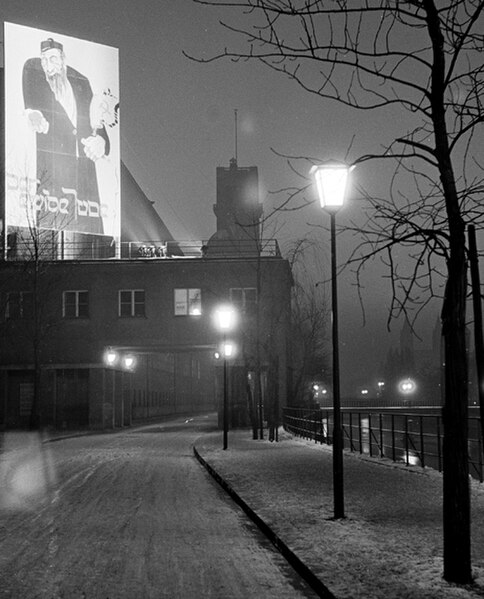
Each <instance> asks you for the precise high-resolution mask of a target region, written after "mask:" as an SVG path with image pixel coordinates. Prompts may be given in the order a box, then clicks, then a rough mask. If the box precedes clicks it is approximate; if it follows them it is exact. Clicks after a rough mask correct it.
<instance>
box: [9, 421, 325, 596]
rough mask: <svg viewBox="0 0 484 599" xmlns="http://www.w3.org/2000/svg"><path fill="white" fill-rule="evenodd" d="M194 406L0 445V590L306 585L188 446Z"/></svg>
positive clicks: (225, 591) (205, 424) (206, 426)
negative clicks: (79, 433)
mask: <svg viewBox="0 0 484 599" xmlns="http://www.w3.org/2000/svg"><path fill="white" fill-rule="evenodd" d="M214 422H215V420H214V418H213V417H208V416H199V417H195V418H193V419H188V420H184V419H181V418H180V419H177V420H172V421H169V422H164V423H161V424H152V425H149V426H145V427H142V428H137V429H128V430H126V431H123V432H119V433H115V434H112V433H111V434H97V435H89V436H83V437H76V438H70V439H65V440H61V441H56V442H54V443H41V442H40V439H39V437H38V436H34V435H32V434H30V435H29V434H26V433H23V434H20V433H6V434H5V435H4V439H3V451H2V453H1V454H0V598H1V599H3V598H7V597H8V598H12V599H13V598H18V599H33V598H48V599H60V598H62V599H77V598H86V599H97V598H100V599H101V598H102V599H108V598H109V599H138V598H139V599H148V598H164V597H166V598H170V599H175V598H178V597H183V599H189V598H192V597H193V598H195V597H196V598H197V599H200V598H204V597H207V598H212V597H213V598H220V599H230V598H241V599H242V598H243V599H247V598H249V597H259V598H261V599H270V598H273V597H274V598H275V597H277V598H278V599H284V598H287V599H297V598H299V597H314V596H315V595H314V594H312V592H311V591H310V590H309V589H308V588H307V587H306V586H305V585H304V583H303V582H301V580H300V579H298V577H297V575H296V574H295V573H294V571H293V570H292V569H291V568H290V567H289V566H288V565H287V564H286V563H285V561H284V560H283V558H282V557H281V556H280V555H279V554H278V553H277V552H276V551H275V550H274V549H273V548H272V546H271V545H270V544H269V543H268V542H267V541H266V540H265V538H264V537H263V536H262V535H261V534H260V533H259V532H258V530H257V529H255V527H254V526H253V525H252V524H250V523H249V522H248V520H247V519H246V517H245V515H244V514H243V513H242V512H241V511H240V510H239V509H238V508H237V507H236V506H235V505H234V504H233V503H232V502H231V500H230V499H229V498H227V497H226V495H225V494H224V492H223V491H222V490H221V489H220V488H219V487H218V485H217V484H216V483H215V482H214V481H213V480H212V479H211V478H210V476H209V475H208V474H207V473H206V471H205V470H204V469H203V468H202V466H201V465H200V464H199V463H198V462H197V461H196V459H195V458H194V456H193V451H192V444H193V443H194V441H195V439H196V438H198V437H199V436H200V435H202V434H203V432H204V431H209V430H213V429H214Z"/></svg>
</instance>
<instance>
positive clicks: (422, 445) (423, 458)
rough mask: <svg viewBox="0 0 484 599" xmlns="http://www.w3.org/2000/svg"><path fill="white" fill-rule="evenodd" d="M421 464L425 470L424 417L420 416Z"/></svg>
mask: <svg viewBox="0 0 484 599" xmlns="http://www.w3.org/2000/svg"><path fill="white" fill-rule="evenodd" d="M419 420H420V464H421V466H422V468H425V449H424V434H423V416H420V418H419Z"/></svg>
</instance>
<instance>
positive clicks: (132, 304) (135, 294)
mask: <svg viewBox="0 0 484 599" xmlns="http://www.w3.org/2000/svg"><path fill="white" fill-rule="evenodd" d="M118 314H119V316H122V317H128V318H130V317H143V316H144V315H145V292H144V290H143V289H123V290H120V291H119V312H118Z"/></svg>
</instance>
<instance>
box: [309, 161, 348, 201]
mask: <svg viewBox="0 0 484 599" xmlns="http://www.w3.org/2000/svg"><path fill="white" fill-rule="evenodd" d="M351 170H352V167H350V166H348V165H347V164H344V163H342V162H334V161H329V162H326V163H323V164H316V165H314V166H313V167H312V168H311V171H310V172H311V174H312V175H313V176H314V179H315V182H316V189H317V191H318V198H319V202H320V204H321V208H324V209H326V210H329V211H330V212H336V211H337V210H339V209H340V208H341V207H342V206H343V204H344V201H345V197H346V191H347V188H348V180H349V173H350V171H351Z"/></svg>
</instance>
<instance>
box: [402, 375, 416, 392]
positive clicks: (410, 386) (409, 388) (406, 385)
mask: <svg viewBox="0 0 484 599" xmlns="http://www.w3.org/2000/svg"><path fill="white" fill-rule="evenodd" d="M398 388H399V390H400V393H403V394H404V395H410V394H412V393H414V392H415V390H416V389H417V385H416V384H415V381H413V380H412V379H404V380H403V381H400V382H399V383H398Z"/></svg>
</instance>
